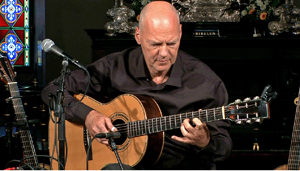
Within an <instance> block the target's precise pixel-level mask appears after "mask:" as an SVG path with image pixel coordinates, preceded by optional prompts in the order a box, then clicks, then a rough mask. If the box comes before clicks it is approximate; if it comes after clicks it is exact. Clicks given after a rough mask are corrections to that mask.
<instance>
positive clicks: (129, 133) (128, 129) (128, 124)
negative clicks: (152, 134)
mask: <svg viewBox="0 0 300 171" xmlns="http://www.w3.org/2000/svg"><path fill="white" fill-rule="evenodd" d="M130 131H131V129H130V122H128V123H127V132H128V137H131V132H130Z"/></svg>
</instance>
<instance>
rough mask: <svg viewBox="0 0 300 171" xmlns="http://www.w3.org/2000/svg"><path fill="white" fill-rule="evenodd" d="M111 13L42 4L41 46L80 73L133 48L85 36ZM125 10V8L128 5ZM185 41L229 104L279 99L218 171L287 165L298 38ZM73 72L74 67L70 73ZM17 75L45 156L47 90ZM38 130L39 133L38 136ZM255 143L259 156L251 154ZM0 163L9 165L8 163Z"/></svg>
mask: <svg viewBox="0 0 300 171" xmlns="http://www.w3.org/2000/svg"><path fill="white" fill-rule="evenodd" d="M113 5H114V1H104V0H85V1H74V0H63V1H61V0H51V1H45V21H44V22H45V38H49V39H52V40H53V41H54V42H55V44H56V45H57V46H58V47H60V48H61V49H62V50H64V51H65V52H67V53H68V54H70V55H71V56H72V57H74V58H76V59H77V60H79V61H80V63H82V64H83V65H86V64H89V63H91V62H93V61H95V60H96V59H98V58H99V57H100V56H101V54H102V55H103V54H105V53H108V52H112V51H119V50H122V49H124V48H126V46H128V45H134V44H135V41H134V39H133V38H132V37H128V36H126V38H125V39H123V38H120V37H117V38H113V39H111V38H107V37H101V36H100V38H99V39H97V40H95V35H93V34H92V35H89V34H88V33H87V31H88V30H94V29H96V31H97V30H98V29H103V28H104V25H105V23H107V22H109V21H111V19H110V18H108V17H107V16H106V11H107V10H108V9H110V8H112V7H113ZM125 5H128V6H130V4H128V3H126V2H125ZM295 5H296V6H297V7H300V2H299V1H297V2H295ZM226 28H229V30H230V29H231V32H234V33H243V29H245V27H231V26H230V25H229V26H228V27H226ZM183 29H185V27H184V26H183ZM227 31H228V30H227ZM187 33H188V32H187V31H184V34H185V36H184V37H183V41H182V43H181V49H182V50H185V51H186V52H188V53H191V54H192V55H194V56H195V57H197V58H199V59H201V60H203V61H204V62H205V63H207V64H208V65H209V66H210V67H211V68H212V69H213V70H215V71H216V73H217V74H218V75H219V76H220V77H221V79H222V80H223V81H224V82H225V85H226V87H227V89H228V92H229V99H230V102H233V101H234V100H235V99H237V98H240V99H243V98H246V97H251V98H252V97H254V96H257V95H258V96H259V95H260V94H261V93H262V91H263V89H264V87H265V86H266V85H267V84H270V85H272V88H273V91H276V92H277V93H278V97H277V98H276V99H275V100H273V101H272V102H271V106H270V108H271V118H270V119H265V120H264V121H263V122H262V123H254V124H251V125H249V124H245V125H237V124H235V123H232V129H231V136H232V139H233V143H234V148H233V152H232V154H231V156H230V157H229V158H228V159H227V160H226V161H225V162H223V163H221V164H220V166H219V169H225V170H227V169H229V170H234V169H238V170H264V169H267V170H273V169H275V168H276V167H278V166H280V165H282V164H286V163H287V159H288V152H289V148H290V143H291V135H292V131H293V124H294V116H295V111H296V106H295V104H294V99H295V98H296V97H298V91H299V66H298V65H299V64H300V57H299V55H300V53H299V52H300V47H299V46H298V44H299V42H300V38H299V36H293V35H290V34H283V35H280V36H277V37H275V38H274V37H269V36H267V37H263V38H257V39H256V38H253V37H251V34H250V36H249V34H247V36H242V37H241V36H238V37H235V38H224V39H223V38H199V39H190V36H189V35H186V34H187ZM98 36H99V35H98ZM96 37H97V36H96ZM119 38H120V39H119ZM108 40H109V41H108ZM40 41H42V40H40ZM124 41H125V42H124ZM129 42H131V44H130V43H129ZM99 54H100V55H99ZM43 55H44V57H45V61H44V63H43V66H44V68H45V72H44V73H43V75H45V78H44V79H45V83H48V82H49V81H51V80H53V79H54V78H56V77H58V76H60V71H61V60H60V59H59V57H57V56H56V55H54V54H50V53H47V54H43ZM70 68H71V69H74V68H75V67H73V66H70ZM22 74H23V73H18V75H19V77H17V79H18V80H21V82H20V84H19V85H20V87H21V88H20V91H21V94H22V95H23V96H24V98H23V102H26V104H27V105H25V108H26V111H27V112H26V113H28V115H29V118H28V119H29V120H30V119H36V118H37V119H40V121H39V122H38V124H36V123H34V124H31V126H33V127H32V130H33V138H34V140H35V141H37V142H38V143H37V144H38V146H37V151H38V153H39V154H45V153H47V146H48V144H47V143H48V142H47V130H46V128H45V126H44V123H46V122H47V118H48V116H47V107H45V106H44V104H43V103H42V102H41V99H40V97H39V92H40V90H41V88H42V87H43V86H44V84H43V83H41V82H40V83H38V86H35V85H34V83H32V82H31V81H27V82H24V80H26V79H27V77H24V76H23V77H22ZM26 87H27V88H26ZM3 92H5V93H3ZM1 95H6V96H7V97H8V96H9V95H8V94H7V90H5V88H4V87H1ZM0 105H1V107H2V108H3V109H5V110H2V112H1V114H4V113H7V112H10V113H12V111H11V106H9V104H7V103H5V101H4V99H1V104H0ZM33 110H34V111H33ZM45 118H46V120H45ZM5 119H7V118H5ZM5 121H7V120H5ZM37 129H38V130H40V131H38V132H35V130H37ZM37 135H38V136H37ZM45 141H46V142H45ZM1 142H3V141H1ZM256 143H258V146H259V149H258V146H255V144H256ZM13 144H16V145H15V146H14V147H15V148H13V150H14V152H15V153H14V154H15V155H14V156H13V157H16V158H18V159H19V158H20V155H21V154H20V144H19V142H18V137H17V136H16V137H15V138H14V141H13ZM4 145H5V146H4ZM6 145H7V144H5V143H4V144H3V143H2V145H1V149H5V150H6V151H5V152H7V153H6V154H8V152H11V151H7V150H8V149H7V146H6ZM44 146H46V148H45V147H44ZM254 147H255V148H254ZM2 158H4V159H6V160H7V159H8V158H7V155H4V156H2ZM3 161H5V160H3ZM1 167H2V166H1ZM0 169H3V168H0Z"/></svg>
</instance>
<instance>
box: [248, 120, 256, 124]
mask: <svg viewBox="0 0 300 171" xmlns="http://www.w3.org/2000/svg"><path fill="white" fill-rule="evenodd" d="M246 123H248V124H253V123H254V121H253V119H248V120H246Z"/></svg>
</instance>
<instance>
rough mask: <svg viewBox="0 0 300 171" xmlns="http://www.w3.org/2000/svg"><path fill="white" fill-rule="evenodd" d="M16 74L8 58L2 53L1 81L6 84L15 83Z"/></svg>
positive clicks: (0, 58)
mask: <svg viewBox="0 0 300 171" xmlns="http://www.w3.org/2000/svg"><path fill="white" fill-rule="evenodd" d="M15 77H16V74H15V72H14V69H13V66H12V65H11V63H10V60H9V59H8V57H7V56H5V55H4V54H1V53H0V79H1V81H3V82H4V83H5V84H7V83H10V82H14V81H15Z"/></svg>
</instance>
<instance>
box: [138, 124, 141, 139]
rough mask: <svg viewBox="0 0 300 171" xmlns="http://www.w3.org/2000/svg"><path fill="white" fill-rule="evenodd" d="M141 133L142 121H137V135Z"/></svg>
mask: <svg viewBox="0 0 300 171" xmlns="http://www.w3.org/2000/svg"><path fill="white" fill-rule="evenodd" d="M140 133H141V132H140V122H139V121H137V136H139V135H141V134H140Z"/></svg>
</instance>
